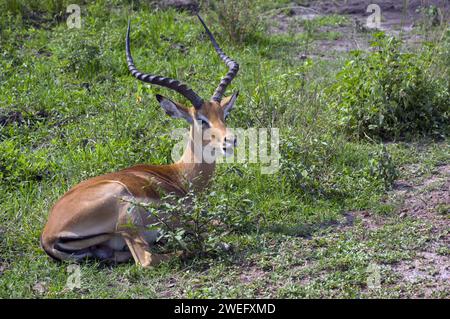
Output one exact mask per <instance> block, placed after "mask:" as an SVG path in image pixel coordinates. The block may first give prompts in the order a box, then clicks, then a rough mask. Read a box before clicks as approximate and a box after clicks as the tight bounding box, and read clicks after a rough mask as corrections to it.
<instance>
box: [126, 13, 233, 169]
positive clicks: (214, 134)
mask: <svg viewBox="0 0 450 319" xmlns="http://www.w3.org/2000/svg"><path fill="white" fill-rule="evenodd" d="M197 17H198V19H199V20H200V22H201V24H202V25H203V27H204V28H205V31H206V33H207V35H208V37H209V39H210V40H211V42H212V45H213V46H214V49H215V50H216V52H217V54H218V55H219V57H220V58H221V59H222V61H223V62H224V63H225V64H226V65H227V67H228V69H229V70H228V73H227V74H226V75H225V76H224V77H223V78H222V79H221V81H220V83H219V85H218V86H217V88H216V90H215V92H214V94H213V95H212V97H211V98H210V100H209V101H208V100H204V99H202V98H201V97H200V96H199V95H198V94H197V93H196V92H194V91H193V90H192V89H191V88H189V87H188V86H187V85H186V84H183V83H181V82H180V81H178V80H176V79H172V78H168V77H163V76H158V75H154V74H148V73H143V72H141V71H139V70H138V69H137V68H136V66H135V64H134V61H133V57H132V56H131V51H130V22H128V29H127V37H126V57H127V64H128V69H129V70H130V72H131V74H132V75H133V76H134V77H135V78H137V79H138V80H140V81H143V82H146V83H151V84H156V85H160V86H163V87H166V88H169V89H172V90H174V91H176V92H178V93H180V94H181V95H183V96H184V97H185V98H186V99H188V100H189V101H190V102H191V103H192V107H188V106H185V105H183V104H181V103H178V102H174V101H172V100H170V99H168V98H166V97H164V96H162V95H159V94H158V95H156V99H157V100H158V102H159V104H160V105H161V107H162V108H163V109H164V111H165V112H166V113H167V114H168V115H169V116H171V117H173V118H182V119H185V120H186V121H187V122H188V123H189V124H190V125H191V128H190V134H191V136H190V137H191V141H193V140H194V136H195V135H197V134H200V135H197V136H201V137H202V139H201V140H202V146H203V147H205V146H206V145H209V146H210V147H211V148H212V149H214V150H219V152H217V153H216V154H220V153H222V154H223V155H225V156H230V155H232V154H233V149H234V147H235V146H236V143H237V140H236V137H235V136H234V134H233V133H232V132H231V130H229V129H228V128H227V127H226V124H225V120H226V118H227V116H228V114H229V113H230V111H231V109H232V108H233V106H234V104H235V102H236V98H237V97H238V92H235V93H234V94H232V95H231V96H228V97H225V98H224V97H223V96H224V94H225V90H226V88H227V86H228V85H229V84H230V83H231V81H232V80H233V79H234V77H235V76H236V75H237V73H238V71H239V64H238V63H236V62H235V61H234V60H232V59H231V58H229V57H228V56H227V55H226V54H225V53H224V52H223V51H222V49H221V48H220V46H219V45H218V44H217V41H216V39H215V38H214V36H213V34H212V33H211V31H210V30H209V29H208V27H207V26H206V24H205V22H204V21H203V19H202V18H201V17H200V15H197ZM205 133H206V134H205ZM194 156H195V155H194ZM183 157H184V156H183ZM181 161H186V158H184V159H183V158H182V160H181Z"/></svg>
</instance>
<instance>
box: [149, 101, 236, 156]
mask: <svg viewBox="0 0 450 319" xmlns="http://www.w3.org/2000/svg"><path fill="white" fill-rule="evenodd" d="M237 96H238V92H236V93H234V94H233V95H231V96H229V97H226V98H224V99H223V100H221V101H220V102H218V101H214V100H212V101H210V102H204V103H203V105H202V106H201V107H199V108H188V107H186V106H184V105H182V104H180V103H177V102H173V101H172V100H170V99H168V98H166V97H163V96H161V95H157V96H156V98H157V100H158V102H159V103H160V105H161V107H162V108H163V109H164V111H165V112H166V114H167V115H169V116H171V117H173V118H183V119H185V120H186V121H187V122H188V123H190V124H191V138H192V139H194V136H201V138H202V145H203V147H206V146H209V147H211V148H212V149H214V152H215V153H218V154H222V155H224V156H232V155H233V150H234V147H235V146H236V145H237V139H236V137H235V135H234V134H233V132H232V131H231V130H230V129H228V128H227V126H226V118H227V117H228V115H229V113H230V111H231V110H232V108H233V106H234V104H235V102H236V98H237Z"/></svg>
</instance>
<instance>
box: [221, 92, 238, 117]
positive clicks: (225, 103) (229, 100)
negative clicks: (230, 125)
mask: <svg viewBox="0 0 450 319" xmlns="http://www.w3.org/2000/svg"><path fill="white" fill-rule="evenodd" d="M238 95H239V91H237V92H235V93H233V95H231V96H227V97H226V98H224V99H223V100H222V101H221V102H220V105H221V106H222V107H223V113H224V116H225V117H227V116H228V114H229V113H230V111H231V109H232V108H233V106H234V102H236V99H237V97H238Z"/></svg>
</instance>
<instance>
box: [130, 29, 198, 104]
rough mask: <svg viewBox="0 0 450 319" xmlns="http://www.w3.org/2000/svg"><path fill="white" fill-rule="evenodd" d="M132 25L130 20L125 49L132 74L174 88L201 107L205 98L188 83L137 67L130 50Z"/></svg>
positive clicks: (137, 77) (140, 78) (142, 79)
mask: <svg viewBox="0 0 450 319" xmlns="http://www.w3.org/2000/svg"><path fill="white" fill-rule="evenodd" d="M130 26H131V21H130V20H128V29H127V38H126V42H125V51H126V57H127V64H128V70H130V72H131V74H132V75H133V76H134V77H135V78H136V79H138V80H140V81H143V82H146V83H151V84H156V85H160V86H163V87H166V88H169V89H172V90H174V91H176V92H178V93H180V94H181V95H183V96H184V97H185V98H187V99H188V100H189V101H190V102H191V103H192V105H193V106H194V107H195V108H196V109H200V108H201V107H202V105H203V99H202V98H201V97H200V96H198V94H197V93H195V92H194V91H193V90H192V89H191V88H189V87H188V86H187V85H186V84H183V83H181V82H180V81H178V80H175V79H172V78H166V77H163V76H159V75H153V74H147V73H142V72H141V71H139V70H138V69H137V68H136V66H135V65H134V61H133V57H132V56H131V51H130V29H131V27H130Z"/></svg>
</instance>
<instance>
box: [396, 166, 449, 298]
mask: <svg viewBox="0 0 450 319" xmlns="http://www.w3.org/2000/svg"><path fill="white" fill-rule="evenodd" d="M449 190H450V165H448V164H447V165H443V166H439V167H438V168H437V169H436V171H435V172H434V173H433V174H432V175H431V176H430V177H428V178H426V179H424V180H422V181H421V182H419V183H417V184H415V183H414V181H404V180H401V181H398V182H397V183H396V185H395V189H394V193H395V194H396V195H397V196H402V197H403V198H404V202H403V204H402V205H401V208H400V209H399V214H400V216H401V217H409V218H413V219H418V220H422V221H424V222H426V223H428V224H431V225H432V227H433V229H432V232H433V233H434V234H435V239H434V240H433V241H432V242H430V243H429V244H428V245H427V246H426V248H425V249H424V250H422V251H420V252H418V253H417V256H416V258H414V259H413V260H408V261H402V262H400V263H398V264H396V265H393V266H392V269H393V270H394V271H395V272H396V273H397V274H398V275H399V276H400V277H401V278H403V282H404V283H407V284H411V285H415V284H418V283H426V285H421V287H425V288H423V289H420V291H417V297H425V298H427V297H430V296H432V295H433V294H435V293H438V292H440V291H446V290H450V287H449V282H450V257H449V256H448V251H446V252H445V251H444V252H439V249H441V248H443V249H448V247H450V236H449V234H448V230H449V229H450V221H449V218H448V214H449V207H450V206H449V205H450V192H449Z"/></svg>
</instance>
